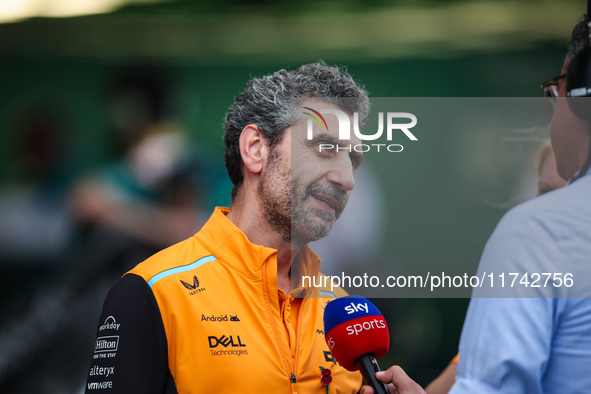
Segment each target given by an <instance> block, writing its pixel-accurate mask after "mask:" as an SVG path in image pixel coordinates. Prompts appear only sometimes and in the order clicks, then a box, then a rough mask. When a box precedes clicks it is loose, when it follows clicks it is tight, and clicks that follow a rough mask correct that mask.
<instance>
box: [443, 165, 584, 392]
mask: <svg viewBox="0 0 591 394" xmlns="http://www.w3.org/2000/svg"><path fill="white" fill-rule="evenodd" d="M478 271H479V274H482V273H487V275H488V274H489V273H491V272H494V277H495V279H497V278H498V275H499V274H501V273H505V275H506V278H505V286H508V285H509V283H508V282H507V280H509V281H511V280H512V279H513V278H512V277H511V276H509V275H508V274H509V273H512V272H515V273H519V275H520V277H519V278H518V279H517V281H519V280H520V279H521V275H523V273H528V277H527V278H529V279H532V274H534V273H539V274H541V273H551V274H552V275H554V273H561V274H562V277H563V278H564V275H565V274H566V273H572V279H573V282H574V286H572V287H566V286H564V284H563V285H562V286H560V287H554V286H547V287H539V288H532V287H531V280H530V283H529V286H527V287H526V285H525V284H519V285H518V286H516V287H514V288H513V289H511V288H507V287H505V288H503V289H500V288H499V287H500V281H497V282H496V283H495V285H497V288H496V289H495V290H494V292H491V291H492V289H488V290H486V289H482V290H481V289H479V290H476V291H475V292H474V294H473V298H472V300H471V302H470V306H469V308H468V313H467V315H466V320H465V322H464V328H463V330H462V336H461V339H460V361H459V364H458V369H457V375H456V384H455V385H454V386H453V388H452V390H451V391H450V393H453V394H462V393H470V394H473V393H483V394H486V393H504V394H511V393H527V394H535V393H561V394H562V393H573V394H574V393H591V298H589V297H590V293H591V176H589V174H587V176H585V177H583V178H581V179H579V180H578V181H576V182H574V183H572V184H569V185H567V186H565V187H563V188H562V189H559V190H556V191H553V192H551V193H548V194H546V195H544V196H540V197H538V198H535V199H533V200H531V201H528V202H526V203H524V204H522V205H520V206H517V207H516V208H514V209H512V210H511V211H509V212H508V213H507V214H506V215H505V216H504V217H503V219H502V220H501V221H500V222H499V224H498V226H497V228H496V229H495V231H494V232H493V234H492V236H491V238H490V239H489V241H488V243H487V245H486V247H485V249H484V252H483V255H482V258H481V260H480V265H479V268H478ZM533 278H534V279H535V276H533ZM545 278H546V277H545V276H542V279H543V280H542V281H541V282H540V281H539V282H537V284H543V282H544V281H545ZM556 283H557V284H558V281H557V282H556ZM514 285H515V283H514ZM481 296H485V297H490V298H476V297H481ZM500 297H511V298H500Z"/></svg>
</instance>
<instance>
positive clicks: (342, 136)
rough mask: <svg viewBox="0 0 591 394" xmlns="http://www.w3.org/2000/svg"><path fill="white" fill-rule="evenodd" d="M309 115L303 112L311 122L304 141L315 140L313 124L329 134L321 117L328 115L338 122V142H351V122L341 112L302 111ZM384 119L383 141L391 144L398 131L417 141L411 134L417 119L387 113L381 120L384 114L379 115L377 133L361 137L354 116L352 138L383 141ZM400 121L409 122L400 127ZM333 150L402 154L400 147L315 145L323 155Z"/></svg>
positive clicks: (376, 144) (357, 118)
mask: <svg viewBox="0 0 591 394" xmlns="http://www.w3.org/2000/svg"><path fill="white" fill-rule="evenodd" d="M302 108H303V109H306V110H308V111H310V112H307V111H306V112H303V113H304V114H305V115H308V116H309V117H310V119H308V124H307V135H306V138H307V139H308V140H313V139H314V121H315V122H316V123H317V124H318V125H319V126H320V130H326V131H328V123H327V122H326V119H325V118H324V116H322V114H325V115H327V114H330V115H335V116H336V117H337V121H338V128H339V129H338V132H339V140H350V139H351V120H350V118H349V116H348V115H347V114H346V113H345V112H344V111H341V110H338V109H323V110H320V111H316V110H314V109H312V108H309V107H302ZM384 118H386V127H385V129H386V140H387V141H388V142H390V141H392V140H393V136H394V132H397V131H401V132H402V133H404V135H405V136H406V137H407V138H408V139H409V140H411V141H418V138H417V137H416V136H415V135H414V134H413V133H412V132H411V131H410V129H411V128H413V127H414V126H416V124H417V117H416V116H415V115H413V114H411V113H408V112H387V113H386V114H385V116H384V112H379V113H378V130H377V131H376V132H375V133H374V134H362V133H361V131H360V130H359V114H358V113H357V112H354V113H353V134H354V135H355V137H357V138H359V139H360V140H361V141H375V140H377V139H379V138H380V137H382V135H383V134H384ZM401 119H407V120H409V121H410V122H406V123H400V120H401ZM332 149H336V150H337V151H339V150H347V151H349V152H351V151H352V150H354V151H355V152H360V153H364V152H368V151H370V150H372V149H375V150H377V151H378V152H380V150H387V151H388V152H402V150H403V149H404V147H403V146H402V145H400V144H383V143H382V144H379V143H372V144H366V143H362V144H355V145H351V146H348V147H342V146H335V145H333V144H318V151H319V152H322V151H323V150H332Z"/></svg>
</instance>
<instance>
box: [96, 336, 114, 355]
mask: <svg viewBox="0 0 591 394" xmlns="http://www.w3.org/2000/svg"><path fill="white" fill-rule="evenodd" d="M118 348H119V335H114V336H109V337H98V338H97V339H96V343H95V344H94V352H95V353H102V352H116V351H117V349H118Z"/></svg>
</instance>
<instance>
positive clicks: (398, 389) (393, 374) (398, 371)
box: [360, 365, 425, 394]
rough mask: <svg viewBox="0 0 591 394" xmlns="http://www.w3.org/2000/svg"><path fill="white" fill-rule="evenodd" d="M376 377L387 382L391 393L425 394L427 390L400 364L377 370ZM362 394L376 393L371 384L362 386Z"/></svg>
mask: <svg viewBox="0 0 591 394" xmlns="http://www.w3.org/2000/svg"><path fill="white" fill-rule="evenodd" d="M376 377H377V378H378V380H379V381H380V382H384V383H386V385H387V386H388V391H389V392H390V394H425V390H423V388H422V387H421V386H419V385H418V384H417V383H416V382H415V381H414V380H412V379H411V378H409V377H408V375H407V374H406V372H404V370H403V369H402V368H400V367H399V366H398V365H394V366H393V367H390V368H388V369H387V370H385V371H381V372H377V373H376ZM360 393H361V394H374V391H373V389H372V388H371V387H370V386H367V385H364V386H363V387H361V391H360Z"/></svg>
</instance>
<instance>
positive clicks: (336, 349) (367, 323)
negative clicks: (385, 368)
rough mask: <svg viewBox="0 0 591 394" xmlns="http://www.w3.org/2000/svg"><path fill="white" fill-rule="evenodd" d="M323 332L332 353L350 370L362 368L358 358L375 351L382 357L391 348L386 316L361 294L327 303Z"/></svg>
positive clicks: (377, 357) (377, 356) (378, 356)
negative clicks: (358, 364)
mask: <svg viewBox="0 0 591 394" xmlns="http://www.w3.org/2000/svg"><path fill="white" fill-rule="evenodd" d="M324 333H325V339H326V343H327V345H328V348H329V349H330V351H331V353H332V355H333V356H334V358H335V359H336V360H337V361H338V362H339V364H341V365H342V366H343V367H344V368H345V369H347V370H349V371H357V370H358V369H359V368H358V367H357V365H355V360H357V359H358V358H359V357H361V356H363V355H365V354H373V356H374V357H375V358H376V359H379V358H381V357H382V356H383V355H384V354H386V353H388V350H389V348H390V333H389V332H388V325H387V324H386V320H385V319H384V316H382V314H381V313H380V311H379V310H378V308H376V307H375V305H373V304H372V303H371V302H369V301H368V300H366V299H365V298H363V297H360V296H355V295H352V296H347V297H342V298H337V299H335V300H332V301H330V302H329V303H328V304H327V305H326V308H325V309H324Z"/></svg>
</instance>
